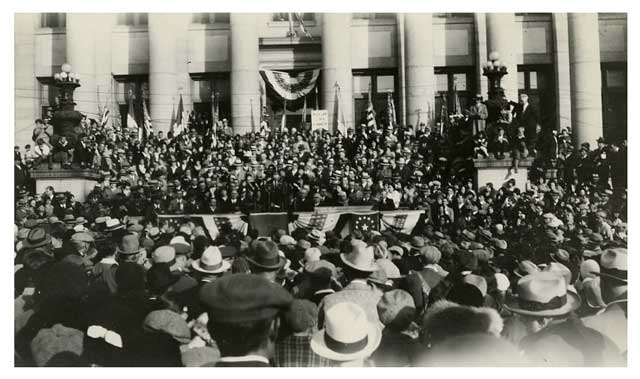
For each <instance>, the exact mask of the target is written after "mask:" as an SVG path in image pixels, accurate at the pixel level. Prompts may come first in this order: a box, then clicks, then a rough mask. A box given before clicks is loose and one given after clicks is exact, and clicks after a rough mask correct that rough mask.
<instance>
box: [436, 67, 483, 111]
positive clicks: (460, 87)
mask: <svg viewBox="0 0 640 379" xmlns="http://www.w3.org/2000/svg"><path fill="white" fill-rule="evenodd" d="M435 76H436V91H435V117H436V122H444V121H445V120H446V119H447V117H448V115H449V114H454V113H456V112H460V113H462V111H464V110H465V109H467V108H468V107H469V106H470V105H471V98H472V97H473V96H474V95H475V85H474V83H475V76H474V74H473V68H471V67H436V68H435ZM457 104H459V105H460V108H459V109H456V107H457Z"/></svg>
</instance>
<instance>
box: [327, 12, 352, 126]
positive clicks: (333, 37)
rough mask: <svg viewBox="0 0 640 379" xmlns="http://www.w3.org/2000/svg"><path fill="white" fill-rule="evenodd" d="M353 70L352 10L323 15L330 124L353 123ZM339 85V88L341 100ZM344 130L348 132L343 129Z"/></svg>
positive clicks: (347, 124)
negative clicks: (337, 88) (342, 119)
mask: <svg viewBox="0 0 640 379" xmlns="http://www.w3.org/2000/svg"><path fill="white" fill-rule="evenodd" d="M352 80H353V78H352V74H351V14H350V13H325V14H323V15H322V100H323V107H324V109H326V110H328V111H329V125H330V126H331V127H333V126H337V125H339V121H341V118H342V117H343V115H344V124H345V125H344V127H345V128H350V127H352V126H353V89H352V88H353V83H352ZM336 85H337V86H339V88H340V102H339V103H338V101H337V100H338V96H337V91H336ZM342 133H345V131H344V130H342Z"/></svg>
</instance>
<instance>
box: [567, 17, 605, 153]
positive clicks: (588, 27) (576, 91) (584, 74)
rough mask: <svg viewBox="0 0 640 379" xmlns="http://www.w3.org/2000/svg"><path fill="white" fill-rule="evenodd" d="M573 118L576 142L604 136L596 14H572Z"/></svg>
mask: <svg viewBox="0 0 640 379" xmlns="http://www.w3.org/2000/svg"><path fill="white" fill-rule="evenodd" d="M568 24H569V67H570V72H571V75H570V80H571V119H572V127H573V137H574V139H575V142H577V143H583V142H589V143H590V144H591V145H592V146H593V145H594V144H595V142H596V140H597V139H598V137H601V136H602V78H601V76H600V75H601V70H600V43H599V38H600V37H599V35H598V33H599V29H598V15H597V14H596V13H569V23H568Z"/></svg>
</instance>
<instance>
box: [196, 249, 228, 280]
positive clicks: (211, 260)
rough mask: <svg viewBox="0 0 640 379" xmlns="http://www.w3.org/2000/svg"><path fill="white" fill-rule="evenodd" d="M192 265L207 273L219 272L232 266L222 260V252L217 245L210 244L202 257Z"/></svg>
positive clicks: (197, 269)
mask: <svg viewBox="0 0 640 379" xmlns="http://www.w3.org/2000/svg"><path fill="white" fill-rule="evenodd" d="M191 266H192V267H193V269H194V270H196V271H199V272H202V273H205V274H219V273H222V272H225V271H228V270H229V269H230V268H231V264H230V263H229V262H227V261H225V260H222V253H221V252H220V249H218V247H216V246H209V247H208V248H207V249H206V250H205V251H204V252H203V253H202V256H201V257H200V259H198V260H195V261H193V263H192V264H191Z"/></svg>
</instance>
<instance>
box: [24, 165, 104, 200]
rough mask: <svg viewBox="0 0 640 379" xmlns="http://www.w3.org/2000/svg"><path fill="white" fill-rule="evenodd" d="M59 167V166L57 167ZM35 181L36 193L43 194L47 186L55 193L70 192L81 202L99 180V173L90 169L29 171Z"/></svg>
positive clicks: (40, 169) (41, 169)
mask: <svg viewBox="0 0 640 379" xmlns="http://www.w3.org/2000/svg"><path fill="white" fill-rule="evenodd" d="M45 166H46V165H45ZM58 166H59V165H58ZM31 177H32V178H33V179H34V180H35V181H36V193H43V192H44V190H45V188H47V187H48V186H51V187H53V189H54V190H55V191H56V192H67V191H68V192H70V193H72V194H73V195H74V196H75V198H76V200H78V201H80V202H83V201H84V200H85V198H86V197H87V195H88V194H89V192H91V190H93V188H94V187H95V185H96V184H97V183H98V180H99V179H100V173H99V172H98V171H97V170H91V169H62V168H55V167H54V168H53V169H51V170H49V169H46V168H44V169H43V168H39V169H36V170H32V171H31Z"/></svg>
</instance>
